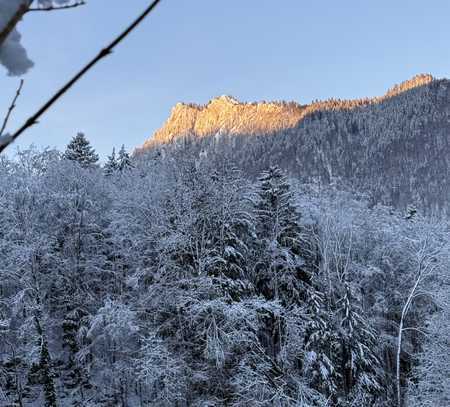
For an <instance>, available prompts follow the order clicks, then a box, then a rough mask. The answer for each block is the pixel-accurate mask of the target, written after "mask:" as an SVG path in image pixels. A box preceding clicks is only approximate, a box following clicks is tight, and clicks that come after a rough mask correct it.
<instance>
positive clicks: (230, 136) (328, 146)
mask: <svg viewBox="0 0 450 407" xmlns="http://www.w3.org/2000/svg"><path fill="white" fill-rule="evenodd" d="M449 135H450V81H449V80H447V79H440V80H437V79H434V78H433V77H432V76H431V75H417V76H415V77H414V78H412V79H410V80H408V81H405V82H403V83H401V84H399V85H396V86H394V87H393V88H391V89H390V90H388V92H387V93H386V94H385V95H383V96H380V97H375V98H366V99H358V100H340V99H331V100H327V101H322V102H313V103H311V104H309V105H300V104H298V103H294V102H273V103H267V102H259V103H241V102H239V101H237V100H236V99H234V98H232V97H229V96H221V97H218V98H215V99H213V100H211V101H210V102H209V103H208V104H206V105H204V106H199V105H193V104H182V103H179V104H177V105H176V106H175V107H174V108H173V110H172V113H171V115H170V117H169V119H168V120H167V122H166V123H165V124H164V125H163V127H162V128H161V129H160V130H158V131H157V132H156V133H155V134H154V135H153V137H152V138H150V139H149V140H148V141H146V142H145V143H144V145H143V147H142V148H140V149H139V150H138V152H147V153H148V154H151V153H152V152H155V151H157V152H159V153H161V152H163V154H162V156H165V155H166V154H170V151H172V150H173V149H174V148H175V149H176V150H177V151H182V150H189V152H190V153H191V154H196V155H198V157H201V158H205V157H208V158H209V159H214V157H216V158H217V157H219V156H220V157H221V159H226V160H227V161H230V162H233V163H234V164H235V165H236V166H238V167H239V168H241V169H242V170H244V171H245V173H247V174H248V175H249V176H254V175H256V174H258V172H259V171H261V170H263V169H265V168H267V167H268V166H269V165H271V164H277V165H279V166H281V167H282V168H284V169H285V170H286V171H287V172H288V173H289V174H290V175H291V176H293V177H295V178H298V179H299V180H300V181H302V182H314V183H318V184H319V185H321V184H330V183H341V184H345V186H346V187H349V188H352V189H355V190H357V191H358V192H363V193H365V194H367V196H368V199H369V200H370V201H371V202H372V203H373V204H377V203H383V204H389V205H394V206H397V207H401V208H404V207H406V206H408V205H411V204H412V205H416V206H417V207H420V208H424V210H426V211H432V212H437V211H438V212H442V211H443V212H447V213H450V204H449V202H450V199H449V198H450V173H449V169H450V139H449V137H450V136H449Z"/></svg>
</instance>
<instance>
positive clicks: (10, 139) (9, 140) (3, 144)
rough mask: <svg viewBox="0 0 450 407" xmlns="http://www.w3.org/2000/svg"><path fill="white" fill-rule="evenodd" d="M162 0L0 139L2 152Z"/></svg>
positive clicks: (0, 151)
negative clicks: (34, 111) (21, 122)
mask: <svg viewBox="0 0 450 407" xmlns="http://www.w3.org/2000/svg"><path fill="white" fill-rule="evenodd" d="M160 1H161V0H154V1H153V2H152V3H151V4H150V5H149V6H148V7H147V8H146V9H145V10H144V12H143V13H142V14H141V15H140V16H138V17H137V18H136V19H135V20H134V21H133V22H132V23H131V24H130V25H129V26H128V27H127V28H126V29H125V30H124V31H123V32H122V33H121V34H119V35H118V36H117V37H116V38H115V39H114V40H113V41H112V42H111V43H110V44H109V45H108V46H107V47H106V48H103V49H102V50H101V51H100V52H99V53H98V55H97V56H96V57H95V58H94V59H92V60H91V61H90V62H89V63H88V64H87V65H86V66H84V67H83V68H82V69H81V70H80V71H79V72H78V73H77V74H76V75H75V76H74V77H73V78H72V79H70V80H69V81H68V82H67V83H66V84H65V85H64V86H63V87H62V88H61V89H59V90H58V91H57V92H56V93H55V94H54V95H53V96H52V97H51V98H50V99H49V100H48V101H47V102H46V103H45V104H44V105H43V106H42V107H41V108H40V109H39V110H38V111H37V112H36V113H35V114H34V115H33V116H31V117H30V118H29V119H28V120H27V121H26V122H25V124H24V125H23V126H22V127H20V128H19V129H18V130H17V131H16V132H15V133H13V134H11V135H10V136H9V137H7V138H4V140H3V142H2V140H0V153H2V152H3V150H5V148H6V147H8V146H9V145H10V144H12V143H13V142H14V141H15V140H16V139H17V138H18V137H19V136H20V135H21V134H22V133H23V132H24V131H25V130H27V129H28V128H29V127H32V126H34V125H35V124H36V123H37V122H38V119H39V117H41V116H42V115H43V114H44V113H45V112H46V111H47V110H48V109H49V108H50V107H51V106H53V104H54V103H55V102H57V101H58V100H59V99H60V98H61V96H63V95H64V94H65V93H66V92H67V91H68V90H69V89H70V88H71V87H72V86H73V85H74V84H75V83H76V82H78V81H79V80H80V79H81V78H82V77H83V76H84V75H85V74H86V73H87V72H88V71H89V70H90V69H91V68H92V67H93V66H94V65H96V64H97V62H99V61H100V60H101V59H103V58H105V57H107V56H108V55H110V54H111V53H112V51H113V49H114V48H115V47H116V45H118V44H119V43H120V42H122V41H123V40H124V39H125V38H126V37H127V36H128V35H129V34H130V33H131V32H132V31H133V30H134V29H135V28H136V27H137V26H138V25H139V24H140V23H141V22H142V21H143V20H144V19H145V18H146V17H147V16H148V15H149V14H150V13H151V12H152V11H153V9H154V8H155V7H156V6H157V5H158V3H159V2H160Z"/></svg>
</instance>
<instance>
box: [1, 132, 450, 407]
mask: <svg viewBox="0 0 450 407" xmlns="http://www.w3.org/2000/svg"><path fill="white" fill-rule="evenodd" d="M449 241H450V239H449V225H448V223H447V222H446V221H444V220H442V219H440V220H433V219H430V218H424V217H422V216H421V215H420V213H418V212H417V211H416V210H414V211H409V212H408V214H407V215H403V214H400V213H398V212H396V211H394V210H393V209H391V208H387V207H383V206H375V207H373V206H372V205H368V203H367V202H366V201H364V199H362V198H361V199H359V200H356V199H355V198H354V197H353V195H351V194H349V193H346V192H345V191H338V190H335V189H332V188H329V189H326V190H325V189H320V190H317V189H316V188H315V186H314V185H305V184H299V183H298V182H296V181H295V180H292V179H289V178H288V177H287V176H286V175H285V173H284V172H283V171H282V170H281V169H280V168H278V167H276V166H271V167H268V168H267V169H266V170H264V171H262V172H261V173H260V175H259V177H258V179H257V181H255V182H253V181H250V180H248V179H246V178H245V177H244V176H243V174H242V173H241V172H240V171H238V170H237V169H236V168H234V167H233V166H232V165H231V164H229V163H227V162H225V161H224V160H221V159H220V158H218V157H209V158H208V159H206V158H205V157H204V158H203V159H194V158H193V157H191V156H190V155H189V154H185V153H183V152H181V151H175V152H173V154H171V155H167V156H164V157H163V156H161V155H160V156H156V155H155V157H153V158H152V159H145V160H139V159H132V158H130V156H129V155H128V154H127V153H126V151H125V149H124V148H123V147H122V149H121V150H120V152H119V155H118V158H116V155H115V151H113V153H112V154H111V156H110V157H109V158H108V161H107V162H106V164H105V165H104V166H103V167H101V166H99V165H98V156H97V155H96V153H95V151H94V149H93V148H92V147H91V146H90V144H89V142H88V141H87V139H86V138H85V137H84V136H83V135H81V134H79V135H78V136H76V137H75V138H74V139H73V140H72V142H71V143H70V144H69V145H68V147H67V149H66V151H65V153H64V154H61V153H59V152H57V151H53V150H46V151H43V152H42V151H41V152H39V151H35V150H33V149H30V150H26V151H22V152H20V153H19V154H18V156H17V157H16V159H15V160H8V159H6V158H4V157H2V158H1V161H0V252H1V253H2V256H0V386H1V387H0V389H1V391H0V405H5V406H40V405H42V406H48V407H54V406H83V407H84V406H130V407H131V406H177V407H184V406H280V407H281V406H305V407H310V406H311V407H319V406H321V407H322V406H330V407H344V406H345V407H350V406H369V407H370V406H373V407H389V406H407V407H418V406H436V407H444V406H448V405H449V401H450V383H449V379H448V378H449V377H450V371H449V366H450V364H449V362H450V356H449V355H450V352H449V343H448V338H449V337H450V336H449V326H450V324H449V322H450V319H449V317H450V315H449V312H448V311H449V307H448V305H449V304H448V298H449V293H450V289H449V278H448V277H449V275H448V265H449V264H450V253H449ZM399 333H401V335H399Z"/></svg>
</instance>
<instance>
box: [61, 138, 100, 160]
mask: <svg viewBox="0 0 450 407" xmlns="http://www.w3.org/2000/svg"><path fill="white" fill-rule="evenodd" d="M64 158H65V159H66V160H71V161H76V162H77V163H79V164H80V165H81V166H82V167H83V168H88V167H93V166H95V165H96V164H97V162H98V155H97V154H96V153H95V150H94V148H93V147H91V143H90V142H89V141H88V140H87V139H86V137H85V135H84V134H83V133H78V134H77V135H76V136H75V137H73V138H72V141H71V142H70V143H69V144H68V145H67V147H66V151H65V153H64Z"/></svg>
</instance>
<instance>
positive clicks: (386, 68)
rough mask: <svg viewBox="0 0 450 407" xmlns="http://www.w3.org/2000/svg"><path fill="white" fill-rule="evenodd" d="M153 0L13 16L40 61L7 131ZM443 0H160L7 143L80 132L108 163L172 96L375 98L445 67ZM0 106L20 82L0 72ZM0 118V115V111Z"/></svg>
mask: <svg viewBox="0 0 450 407" xmlns="http://www.w3.org/2000/svg"><path fill="white" fill-rule="evenodd" d="M149 3H150V1H149V0H123V1H120V0H87V5H86V6H83V7H79V8H77V9H73V10H68V11H58V12H52V13H41V12H39V13H30V14H28V15H27V16H26V17H25V19H24V20H23V21H22V22H21V23H20V25H19V30H20V31H21V33H22V36H23V41H22V42H23V44H24V45H25V46H26V48H27V50H28V53H29V55H30V57H31V58H32V59H33V61H34V62H35V67H34V68H33V69H32V70H31V71H30V72H29V73H27V74H26V75H25V76H24V79H25V85H24V89H23V93H22V96H21V98H20V100H19V102H18V105H17V108H16V110H15V111H14V115H13V118H12V120H11V121H10V126H9V130H10V131H13V130H14V129H15V128H16V127H18V126H19V125H21V124H22V123H23V122H24V121H25V120H26V118H27V117H29V116H30V115H31V114H32V113H34V112H35V111H36V110H37V108H38V107H39V106H40V105H41V104H42V103H43V102H44V101H45V100H46V99H47V98H48V97H49V96H50V95H51V94H52V93H53V92H54V91H55V90H56V89H57V88H59V87H60V86H61V85H62V84H63V83H64V82H65V81H66V80H67V79H69V78H70V77H71V76H72V75H73V74H74V73H75V72H76V71H77V70H78V69H79V68H80V67H81V66H82V65H84V64H85V63H86V62H87V61H88V60H89V59H90V58H92V57H93V56H94V55H95V54H96V53H97V52H98V51H99V50H100V49H101V48H102V47H103V46H104V45H106V44H107V43H108V42H110V41H111V40H112V38H113V37H114V36H115V35H116V34H117V33H119V32H120V31H121V30H122V29H123V28H124V27H125V26H126V25H127V24H128V23H129V22H130V21H131V20H132V19H133V18H134V17H135V16H137V15H138V14H139V13H140V12H141V11H142V10H143V9H144V7H145V6H147V5H148V4H149ZM449 18H450V2H449V1H448V0H428V1H427V2H424V1H423V0H395V1H394V0H389V1H388V0H377V1H370V2H369V1H363V0H341V1H336V0H314V1H312V0H310V1H306V0H278V1H269V0H227V1H218V0H162V1H161V3H160V5H159V6H158V7H157V9H156V10H155V12H154V13H153V14H152V15H150V17H149V18H148V19H147V20H145V21H144V23H143V24H142V25H141V26H140V27H139V28H138V29H137V30H136V31H135V32H133V33H132V34H131V36H130V37H128V38H127V39H126V40H125V42H124V43H122V44H121V45H119V47H118V48H117V49H116V51H115V52H114V54H113V55H112V56H110V57H108V58H107V59H105V60H103V61H102V62H100V64H99V65H97V66H96V67H95V68H94V69H93V70H92V71H90V72H89V73H88V75H87V76H86V77H85V78H84V79H82V81H81V82H79V83H78V84H76V85H75V87H74V88H73V89H72V90H71V91H70V92H69V93H68V94H67V95H65V96H64V97H63V98H62V99H61V100H60V101H59V102H58V104H57V105H56V106H55V107H53V108H52V109H51V111H49V112H48V113H47V114H46V115H45V116H43V117H42V119H41V121H40V123H39V124H38V125H36V126H34V127H33V128H31V129H30V130H28V131H27V132H26V133H25V134H24V135H23V137H22V138H21V139H20V141H19V142H16V143H15V145H14V146H13V148H10V149H9V154H12V153H13V152H14V151H15V150H16V148H26V147H28V146H29V145H30V144H35V145H36V146H38V147H46V146H49V147H56V148H58V149H64V147H65V145H66V144H67V143H68V142H69V141H70V139H71V138H72V137H73V136H74V135H75V134H76V133H77V132H80V131H81V132H84V133H85V134H86V136H87V137H88V139H89V140H90V141H91V143H92V145H93V146H94V147H95V149H96V150H97V151H98V152H99V154H100V156H101V157H102V158H103V159H104V158H105V157H106V155H107V154H109V153H110V152H111V150H112V148H113V147H114V146H115V147H120V146H121V145H122V144H125V146H126V148H127V149H129V150H133V149H134V148H135V147H137V146H140V145H142V144H143V142H144V141H145V140H146V139H148V138H150V137H151V136H152V134H153V133H154V131H155V130H157V129H158V128H160V127H161V126H162V125H163V123H164V121H165V120H166V119H167V118H168V117H169V115H170V110H171V108H172V107H173V106H174V105H175V104H176V103H177V102H194V103H200V104H204V103H207V102H208V101H209V100H210V99H212V98H213V97H216V96H220V95H223V94H226V95H231V96H233V97H235V98H237V99H239V100H241V101H245V102H252V101H260V100H266V101H269V100H288V101H290V100H294V101H297V102H299V103H302V104H305V103H309V102H311V101H312V100H317V99H327V98H331V97H336V98H341V99H353V98H359V97H366V96H377V95H381V94H383V93H385V91H386V90H387V89H388V88H390V87H392V86H393V85H394V84H396V83H400V82H402V81H404V80H406V79H409V78H410V77H412V76H414V75H416V74H418V73H431V74H432V75H434V76H436V77H438V78H444V77H449V76H450V74H449V72H450V52H449V39H450V24H448V21H449ZM0 69H1V71H0V89H1V90H2V91H1V92H0V111H1V109H3V111H5V112H6V110H7V108H8V106H9V103H10V101H11V99H12V97H13V96H14V93H15V89H16V88H17V85H18V81H19V78H17V77H8V76H7V75H6V71H5V70H4V68H3V67H0ZM0 116H2V115H1V114H0Z"/></svg>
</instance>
